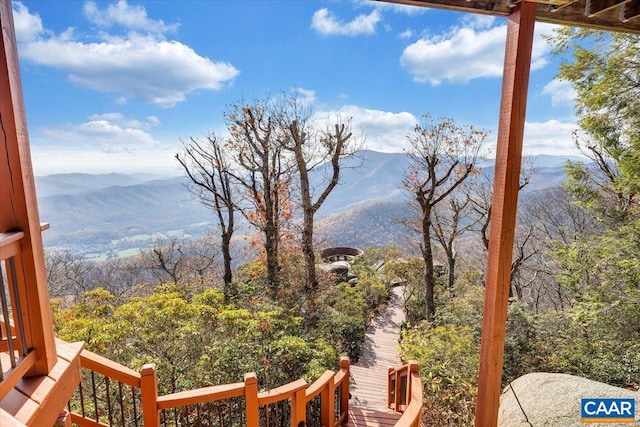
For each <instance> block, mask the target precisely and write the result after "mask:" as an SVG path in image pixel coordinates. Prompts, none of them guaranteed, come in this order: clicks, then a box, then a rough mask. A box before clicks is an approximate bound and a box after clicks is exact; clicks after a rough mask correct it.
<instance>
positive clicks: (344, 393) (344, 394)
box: [340, 356, 351, 415]
mask: <svg viewBox="0 0 640 427" xmlns="http://www.w3.org/2000/svg"><path fill="white" fill-rule="evenodd" d="M349 366H350V362H349V357H347V356H342V357H341V358H340V370H341V371H342V370H344V371H345V381H344V382H343V383H342V387H341V388H340V409H341V410H342V412H343V413H344V414H347V413H349V376H350V375H351V373H350V372H349ZM340 415H342V414H340Z"/></svg>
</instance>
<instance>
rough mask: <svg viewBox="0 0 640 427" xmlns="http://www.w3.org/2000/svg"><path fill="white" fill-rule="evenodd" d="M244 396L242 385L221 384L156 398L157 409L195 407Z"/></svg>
mask: <svg viewBox="0 0 640 427" xmlns="http://www.w3.org/2000/svg"><path fill="white" fill-rule="evenodd" d="M240 396H244V383H234V384H223V385H216V386H213V387H203V388H198V389H195V390H188V391H181V392H178V393H172V394H166V395H164V396H160V397H158V409H159V410H162V409H170V408H177V407H178V406H188V405H195V404H197V403H204V402H210V401H214V400H223V399H230V398H232V397H240Z"/></svg>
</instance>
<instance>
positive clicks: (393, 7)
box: [357, 0, 428, 15]
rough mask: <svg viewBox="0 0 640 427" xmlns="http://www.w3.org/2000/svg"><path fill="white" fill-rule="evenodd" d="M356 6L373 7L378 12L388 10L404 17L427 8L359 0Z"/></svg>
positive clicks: (424, 10) (416, 13) (419, 12)
mask: <svg viewBox="0 0 640 427" xmlns="http://www.w3.org/2000/svg"><path fill="white" fill-rule="evenodd" d="M357 4H358V5H361V6H369V7H374V8H376V9H378V10H390V11H392V12H396V13H403V14H405V15H418V14H421V13H424V12H426V11H427V10H428V8H426V7H423V6H412V5H408V4H400V3H388V2H384V1H371V0H360V1H358V2H357Z"/></svg>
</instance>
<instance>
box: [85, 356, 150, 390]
mask: <svg viewBox="0 0 640 427" xmlns="http://www.w3.org/2000/svg"><path fill="white" fill-rule="evenodd" d="M80 365H81V366H82V367H83V368H85V369H88V370H90V371H94V372H97V373H98V374H102V375H104V376H106V377H109V378H113V379H114V380H116V381H120V382H121V383H123V384H127V385H130V386H132V387H136V388H140V387H141V384H140V373H138V372H136V371H134V370H133V369H130V368H127V367H126V366H124V365H121V364H119V363H117V362H114V361H113V360H109V359H107V358H106V357H102V356H100V355H98V354H95V353H92V352H90V351H88V350H83V351H82V353H80Z"/></svg>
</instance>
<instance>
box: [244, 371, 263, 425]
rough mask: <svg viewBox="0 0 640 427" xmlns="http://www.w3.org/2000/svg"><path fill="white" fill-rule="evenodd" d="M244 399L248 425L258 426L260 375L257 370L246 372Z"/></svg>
mask: <svg viewBox="0 0 640 427" xmlns="http://www.w3.org/2000/svg"><path fill="white" fill-rule="evenodd" d="M244 400H245V407H246V411H247V420H246V421H247V427H258V426H259V424H260V420H259V418H258V377H257V376H256V373H255V372H249V373H247V374H244Z"/></svg>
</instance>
